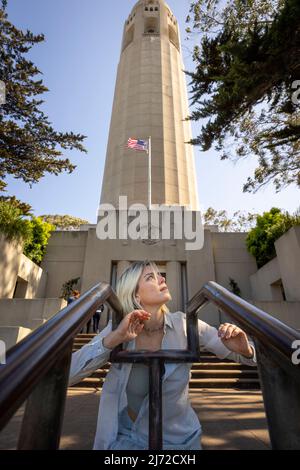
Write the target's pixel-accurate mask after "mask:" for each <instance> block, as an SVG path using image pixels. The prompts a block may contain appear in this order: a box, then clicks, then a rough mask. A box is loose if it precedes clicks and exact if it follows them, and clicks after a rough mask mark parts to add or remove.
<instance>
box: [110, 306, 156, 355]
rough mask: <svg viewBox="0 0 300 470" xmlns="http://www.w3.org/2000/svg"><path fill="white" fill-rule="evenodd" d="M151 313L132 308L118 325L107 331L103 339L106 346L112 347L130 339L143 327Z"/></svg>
mask: <svg viewBox="0 0 300 470" xmlns="http://www.w3.org/2000/svg"><path fill="white" fill-rule="evenodd" d="M150 317H151V313H149V312H146V310H133V311H132V312H130V313H128V315H126V316H125V317H124V318H123V320H122V321H121V323H120V324H119V325H118V327H117V328H116V329H115V330H114V331H112V332H111V333H109V334H108V335H107V336H106V337H105V338H104V340H103V345H104V346H105V347H106V348H109V349H113V348H115V347H116V346H118V345H119V344H121V343H126V342H127V341H132V340H133V339H135V338H136V337H137V336H138V335H139V334H140V333H141V331H142V329H143V328H144V322H145V321H146V320H149V319H150Z"/></svg>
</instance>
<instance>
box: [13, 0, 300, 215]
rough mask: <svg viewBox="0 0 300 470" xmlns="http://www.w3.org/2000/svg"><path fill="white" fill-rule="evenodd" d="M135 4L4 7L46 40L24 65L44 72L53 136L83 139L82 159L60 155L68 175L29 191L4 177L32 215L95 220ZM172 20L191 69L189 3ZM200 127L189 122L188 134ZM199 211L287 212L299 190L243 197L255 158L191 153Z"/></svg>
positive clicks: (94, 1)
mask: <svg viewBox="0 0 300 470" xmlns="http://www.w3.org/2000/svg"><path fill="white" fill-rule="evenodd" d="M135 3H136V2H135V0H110V1H104V0H87V1H85V2H83V1H82V0H42V1H41V0H8V14H9V19H10V20H11V21H12V22H13V23H14V24H15V25H16V26H18V27H20V28H22V29H29V30H31V31H32V32H33V33H35V34H38V33H44V34H45V37H46V40H45V42H44V43H41V44H39V45H36V46H34V48H33V49H32V50H31V53H30V58H31V60H32V61H33V62H34V63H35V64H36V65H37V67H38V68H39V69H40V70H41V71H42V72H43V80H44V84H45V85H46V86H47V87H48V88H49V90H50V91H49V93H47V94H45V95H44V99H45V104H44V105H43V110H44V111H45V112H46V114H47V115H48V116H49V119H50V121H51V122H52V124H53V126H54V128H55V129H56V130H57V131H73V132H75V133H82V134H84V135H86V136H87V139H86V141H85V146H86V148H87V150H88V154H83V153H80V152H77V151H72V152H67V153H66V154H65V155H66V156H68V157H69V158H70V160H71V161H72V162H73V163H74V164H75V165H77V168H76V170H75V171H74V172H73V173H72V174H68V173H62V174H61V175H59V176H54V175H48V176H45V177H44V178H43V179H42V180H40V182H39V183H37V184H35V185H33V187H32V188H30V187H29V186H28V185H26V184H25V183H23V182H21V181H20V180H16V179H13V178H8V180H7V181H8V188H7V190H8V191H7V192H8V194H11V195H13V194H14V195H16V196H17V197H18V198H19V199H21V200H22V201H25V202H28V203H30V204H31V205H32V207H33V209H34V213H35V215H40V214H46V213H47V214H70V215H74V216H77V217H81V218H84V219H87V220H89V221H90V222H91V223H95V221H96V213H97V208H98V204H99V199H100V193H101V184H102V176H103V169H104V163H105V154H106V145H107V139H108V131H109V124H110V117H111V109H112V102H113V93H114V86H115V79H116V71H117V65H118V61H119V55H120V47H121V39H122V31H123V24H124V21H125V20H126V18H127V16H128V14H129V13H130V10H131V9H132V7H133V6H134V4H135ZM167 3H168V5H169V6H170V7H171V9H172V10H173V13H174V14H175V16H176V17H177V20H178V22H179V25H180V28H181V40H182V49H183V57H184V62H185V66H186V68H187V69H189V70H192V69H193V63H192V60H191V53H190V49H191V46H192V45H191V44H190V43H189V42H188V41H186V40H185V38H186V34H185V31H184V30H185V18H186V16H187V14H188V10H189V4H190V1H189V0H169V1H168V2H167ZM199 127H200V125H199V123H198V124H194V123H193V135H194V136H196V135H197V129H199ZM195 161H196V171H197V181H198V190H199V201H200V205H201V208H202V209H206V208H208V207H210V206H211V207H214V208H215V209H226V210H227V211H228V213H229V214H232V213H233V212H234V211H236V210H247V211H248V210H249V211H251V212H263V211H265V210H269V209H270V208H271V207H272V206H277V207H281V208H283V209H286V210H289V211H290V212H293V211H294V210H296V209H297V207H299V205H300V197H299V195H300V193H299V189H297V188H296V187H295V186H293V187H289V188H287V189H285V190H283V191H281V192H280V193H277V194H276V193H275V191H274V189H273V187H272V186H271V185H270V186H268V187H266V188H264V189H263V190H261V191H259V192H258V193H257V194H248V193H247V194H244V193H243V192H242V186H243V183H244V182H245V181H246V179H247V176H249V175H252V174H253V170H254V168H255V166H256V161H255V159H251V158H250V159H247V160H244V161H241V162H239V163H238V164H233V163H232V162H230V161H225V162H224V161H220V159H219V156H218V155H217V153H216V152H214V151H209V152H205V153H203V152H201V151H200V150H199V148H197V147H195Z"/></svg>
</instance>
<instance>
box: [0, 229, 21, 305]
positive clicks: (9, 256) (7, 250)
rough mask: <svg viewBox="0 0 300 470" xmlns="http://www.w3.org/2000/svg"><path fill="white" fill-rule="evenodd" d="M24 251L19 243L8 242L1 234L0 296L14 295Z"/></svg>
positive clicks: (9, 296)
mask: <svg viewBox="0 0 300 470" xmlns="http://www.w3.org/2000/svg"><path fill="white" fill-rule="evenodd" d="M22 251H23V249H22V246H21V245H20V244H19V243H17V242H8V241H7V240H6V238H5V237H4V236H3V235H1V234H0V298H12V296H13V293H14V289H15V285H16V280H17V276H18V270H19V265H20V260H21V256H22Z"/></svg>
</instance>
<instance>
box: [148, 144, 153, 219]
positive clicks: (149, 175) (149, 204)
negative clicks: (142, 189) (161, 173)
mask: <svg viewBox="0 0 300 470" xmlns="http://www.w3.org/2000/svg"><path fill="white" fill-rule="evenodd" d="M151 151H152V149H151V136H150V137H149V142H148V208H149V210H151Z"/></svg>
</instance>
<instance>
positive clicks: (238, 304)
mask: <svg viewBox="0 0 300 470" xmlns="http://www.w3.org/2000/svg"><path fill="white" fill-rule="evenodd" d="M208 302H213V303H214V304H215V305H217V306H218V307H219V308H221V310H222V311H224V312H225V313H227V314H228V315H230V317H231V318H232V319H234V320H235V321H236V322H237V323H239V325H240V327H241V328H242V329H244V330H245V331H246V332H247V333H248V334H249V335H250V336H254V337H255V338H257V339H258V340H259V341H260V342H261V343H262V344H264V345H265V346H267V347H269V348H272V349H274V351H276V352H278V353H280V354H281V355H282V356H283V357H285V358H286V359H288V360H289V361H290V360H291V356H292V354H293V352H294V350H293V349H292V347H291V345H292V343H293V341H295V340H300V332H299V331H298V330H296V329H294V328H292V327H290V326H288V325H286V324H285V323H283V322H282V321H280V320H278V319H277V318H275V317H273V316H272V315H270V314H268V313H266V312H264V311H263V310H261V309H260V308H258V307H256V306H255V305H252V304H250V303H249V302H247V301H246V300H244V299H242V298H241V297H238V296H236V295H235V294H233V293H232V292H230V291H228V290H227V289H225V288H224V287H222V286H220V285H219V284H217V283H216V282H213V281H210V282H208V283H207V284H205V286H203V287H202V289H201V290H200V291H199V292H197V294H195V295H194V297H193V298H192V299H191V300H190V301H189V302H188V303H187V307H186V311H187V313H188V312H189V313H195V312H197V311H199V310H200V309H201V308H202V307H204V305H205V304H207V303H208ZM295 373H296V369H295ZM298 373H299V374H300V368H297V374H298Z"/></svg>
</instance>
